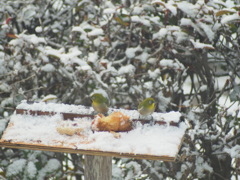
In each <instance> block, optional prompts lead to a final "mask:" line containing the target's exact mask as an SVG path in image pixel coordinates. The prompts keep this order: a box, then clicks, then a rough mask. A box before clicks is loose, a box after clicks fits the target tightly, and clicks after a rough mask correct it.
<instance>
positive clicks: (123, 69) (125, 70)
mask: <svg viewBox="0 0 240 180" xmlns="http://www.w3.org/2000/svg"><path fill="white" fill-rule="evenodd" d="M135 71H136V67H135V66H133V65H132V64H128V65H126V66H122V67H120V69H119V70H118V73H119V74H120V75H123V74H130V75H134V72H135Z"/></svg>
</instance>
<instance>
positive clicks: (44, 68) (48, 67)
mask: <svg viewBox="0 0 240 180" xmlns="http://www.w3.org/2000/svg"><path fill="white" fill-rule="evenodd" d="M41 70H42V71H45V72H54V71H55V67H54V66H53V65H52V64H50V63H48V64H45V65H44V66H42V67H41Z"/></svg>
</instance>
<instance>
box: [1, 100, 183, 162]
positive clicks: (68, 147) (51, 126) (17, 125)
mask: <svg viewBox="0 0 240 180" xmlns="http://www.w3.org/2000/svg"><path fill="white" fill-rule="evenodd" d="M50 106H51V104H44V103H42V104H39V103H38V104H35V107H34V105H29V106H28V105H27V104H26V103H25V104H24V105H19V106H18V107H17V109H16V113H15V114H14V115H12V117H11V119H10V122H9V125H8V127H7V128H6V130H5V131H4V134H3V136H2V138H1V139H0V147H6V148H17V149H32V150H42V151H53V152H64V153H79V154H86V155H97V156H112V157H126V158H136V159H150V160H162V161H174V160H175V159H176V156H177V154H178V151H179V149H180V147H181V144H182V141H183V137H184V133H185V130H186V125H185V124H184V123H183V122H182V123H180V118H179V119H178V120H176V118H178V117H179V113H178V112H176V113H174V112H171V113H169V114H167V115H166V114H163V113H159V114H157V113H156V114H155V116H154V117H160V118H159V119H156V120H155V125H153V126H150V125H149V124H148V123H149V120H148V119H140V120H139V119H137V118H136V117H137V116H138V115H136V112H135V111H134V112H133V111H131V110H129V111H127V110H123V112H124V113H126V114H128V115H131V114H134V113H135V115H133V116H132V117H131V119H132V121H133V122H134V123H135V124H138V125H137V126H135V127H134V129H133V130H131V131H129V132H123V133H119V135H120V137H119V138H115V137H114V136H113V135H112V134H111V133H109V132H92V131H91V128H90V127H88V126H90V125H91V121H92V119H93V118H94V115H93V114H92V113H90V114H89V113H87V114H86V113H82V114H81V113H74V112H72V110H71V108H72V109H73V110H75V108H78V107H75V106H72V105H71V106H68V105H63V104H59V105H56V104H54V105H52V106H59V107H61V108H62V109H65V108H64V107H66V111H65V112H61V111H57V112H54V111H52V110H51V108H49V111H47V110H46V109H48V107H50ZM52 106H51V107H52ZM29 107H31V108H32V109H31V108H30V109H29ZM38 107H40V108H39V109H37V108H38ZM79 108H80V109H81V108H82V106H79ZM91 111H92V110H90V111H88V112H91ZM114 111H115V110H114ZM177 113H178V114H177ZM168 115H169V116H172V117H173V118H174V119H173V120H172V121H171V120H169V116H168ZM164 117H167V118H168V120H167V121H164ZM138 122H140V124H139V123H138ZM59 123H60V125H62V123H67V125H70V126H71V125H73V126H75V124H77V126H79V127H83V132H82V133H80V134H74V135H73V136H68V135H63V134H58V133H57V131H56V130H55V129H56V127H57V126H59ZM84 128H85V129H84ZM168 133H169V134H168ZM135 138H136V139H135ZM166 138H167V139H166ZM163 143H164V144H163ZM168 147H169V149H168ZM158 150H159V151H158Z"/></svg>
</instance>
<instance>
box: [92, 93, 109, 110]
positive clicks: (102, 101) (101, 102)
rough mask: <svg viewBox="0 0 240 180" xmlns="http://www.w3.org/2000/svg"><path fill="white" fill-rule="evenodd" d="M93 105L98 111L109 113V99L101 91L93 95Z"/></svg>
mask: <svg viewBox="0 0 240 180" xmlns="http://www.w3.org/2000/svg"><path fill="white" fill-rule="evenodd" d="M91 100H92V107H93V109H94V110H95V111H97V112H98V113H103V114H104V113H107V112H108V107H109V101H108V99H107V98H106V97H104V96H103V95H102V94H100V93H95V94H93V95H91Z"/></svg>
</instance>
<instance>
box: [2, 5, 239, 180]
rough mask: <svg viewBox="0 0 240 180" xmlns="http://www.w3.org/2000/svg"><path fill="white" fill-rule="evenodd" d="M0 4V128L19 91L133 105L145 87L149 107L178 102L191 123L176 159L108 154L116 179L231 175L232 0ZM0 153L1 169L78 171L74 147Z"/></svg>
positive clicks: (235, 69) (235, 165) (235, 19)
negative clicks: (102, 95)
mask: <svg viewBox="0 0 240 180" xmlns="http://www.w3.org/2000/svg"><path fill="white" fill-rule="evenodd" d="M0 5H1V8H0V23H1V24H0V37H1V38H0V42H1V43H0V103H1V104H0V116H1V119H0V133H1V132H2V131H3V129H4V127H5V125H6V123H7V120H8V117H9V115H11V113H12V112H13V110H14V107H15V106H16V105H17V104H18V103H19V102H20V101H21V100H22V99H27V100H29V101H39V100H41V99H42V98H44V97H45V96H47V95H49V94H52V95H55V96H56V97H57V101H59V102H63V103H70V104H83V105H90V100H89V95H90V94H91V93H92V92H93V91H95V90H97V89H103V90H104V91H106V93H108V95H109V97H110V100H111V105H112V106H114V107H121V108H130V109H134V108H136V107H137V105H138V102H139V100H141V99H143V98H145V97H149V96H151V97H153V98H155V99H156V100H157V101H158V107H157V109H156V111H160V112H166V111H170V110H178V111H181V112H182V113H183V114H184V115H185V117H186V120H187V121H188V122H189V124H190V128H189V130H188V131H187V134H186V138H185V141H184V146H183V147H182V149H181V152H180V155H179V157H178V162H176V163H166V162H159V161H156V162H155V161H147V160H131V159H128V160H121V159H115V166H114V168H115V169H114V172H116V174H117V175H118V176H119V177H118V176H116V174H114V175H113V177H114V179H119V178H120V179H121V178H122V179H126V178H127V179H166V178H172V179H194V178H195V179H197V178H199V179H200V178H202V179H221V178H222V179H230V178H233V177H238V175H239V170H238V169H239V155H238V154H239V152H240V148H239V146H238V144H239V134H240V131H239V93H240V88H239V87H240V86H239V82H240V81H239V76H240V74H239V67H240V64H239V55H240V48H239V44H240V39H239V37H240V36H239V32H240V29H239V21H240V14H239V12H240V7H239V5H238V4H237V3H236V2H235V1H234V0H227V1H223V0H220V1H213V0H205V1H203V0H196V1H175V0H169V1H163V0H152V1H147V0H142V1H140V0H135V1H133V0H121V1H107V0H103V1H97V0H92V1H90V0H84V1H79V0H73V1H65V0H56V1H51V0H42V1H8V0H3V1H2V2H0ZM136 138H137V137H136ZM0 157H1V159H4V160H3V161H1V162H0V168H1V170H2V172H5V173H1V174H0V175H1V176H3V177H6V178H13V179H14V178H15V177H20V179H33V177H34V176H36V177H42V178H49V177H60V176H64V177H66V176H75V177H77V178H80V177H81V176H82V173H83V171H82V170H83V169H82V165H81V164H80V163H79V162H80V161H81V156H80V155H65V154H58V153H56V154H55V153H50V154H48V153H42V152H33V151H20V150H14V151H12V150H8V149H1V150H0ZM13 160H14V161H13ZM77 160H78V161H77ZM70 162H71V163H70ZM16 163H17V164H16ZM18 164H20V165H19V166H17V168H16V165H18ZM51 164H54V166H53V167H51V168H48V167H49V166H51Z"/></svg>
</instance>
